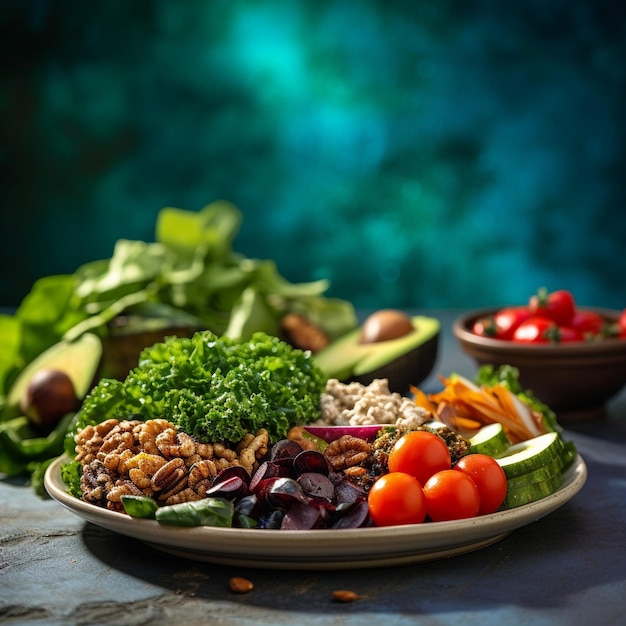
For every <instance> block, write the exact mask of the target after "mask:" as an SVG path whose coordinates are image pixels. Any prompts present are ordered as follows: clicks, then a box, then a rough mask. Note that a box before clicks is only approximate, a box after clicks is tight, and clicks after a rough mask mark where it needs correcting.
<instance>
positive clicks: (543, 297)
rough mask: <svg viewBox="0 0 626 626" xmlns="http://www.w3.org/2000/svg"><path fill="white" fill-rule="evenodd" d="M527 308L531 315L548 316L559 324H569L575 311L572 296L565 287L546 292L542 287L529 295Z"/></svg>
mask: <svg viewBox="0 0 626 626" xmlns="http://www.w3.org/2000/svg"><path fill="white" fill-rule="evenodd" d="M528 308H529V310H530V312H531V313H532V315H541V316H545V317H548V318H549V319H551V320H553V321H554V322H556V323H557V324H558V325H559V326H569V324H570V323H571V321H572V319H573V318H574V314H575V313H576V302H575V300H574V296H573V295H572V293H571V292H570V291H567V290H566V289H559V290H558V291H553V292H551V293H548V291H547V290H546V289H544V288H542V289H539V291H538V292H537V294H536V295H534V296H531V298H530V300H529V302H528Z"/></svg>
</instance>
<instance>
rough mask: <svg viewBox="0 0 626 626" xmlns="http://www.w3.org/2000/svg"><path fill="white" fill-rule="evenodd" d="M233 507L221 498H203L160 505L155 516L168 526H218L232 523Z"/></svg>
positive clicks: (229, 525) (158, 520)
mask: <svg viewBox="0 0 626 626" xmlns="http://www.w3.org/2000/svg"><path fill="white" fill-rule="evenodd" d="M234 511H235V507H234V505H233V504H232V502H229V501H228V500H223V499H222V498H203V499H202V500H196V501H194V502H181V503H180V504H172V505H169V506H162V507H160V508H159V509H157V511H156V513H155V517H156V520H157V522H159V523H160V524H166V525H168V526H219V527H222V528H230V527H231V526H232V525H233V514H234Z"/></svg>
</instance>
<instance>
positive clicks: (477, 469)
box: [452, 454, 508, 515]
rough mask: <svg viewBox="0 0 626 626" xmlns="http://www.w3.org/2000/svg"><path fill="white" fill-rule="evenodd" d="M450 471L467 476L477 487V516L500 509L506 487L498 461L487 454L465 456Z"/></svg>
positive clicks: (503, 474) (504, 475)
mask: <svg viewBox="0 0 626 626" xmlns="http://www.w3.org/2000/svg"><path fill="white" fill-rule="evenodd" d="M452 469H455V470H457V471H459V472H463V473H464V474H467V475H468V476H469V477H470V478H471V479H472V480H473V481H474V483H475V485H476V486H477V487H478V493H479V495H480V506H479V507H478V515H488V514H489V513H493V512H495V511H497V510H498V509H499V508H500V506H501V505H502V503H503V502H504V498H505V497H506V491H507V486H508V485H507V480H506V474H505V473H504V470H503V469H502V467H501V466H500V464H499V463H498V461H496V460H495V459H494V458H493V457H490V456H488V455H487V454H467V455H466V456H464V457H462V458H461V459H459V461H458V462H457V463H456V465H455V466H454V467H453V468H452Z"/></svg>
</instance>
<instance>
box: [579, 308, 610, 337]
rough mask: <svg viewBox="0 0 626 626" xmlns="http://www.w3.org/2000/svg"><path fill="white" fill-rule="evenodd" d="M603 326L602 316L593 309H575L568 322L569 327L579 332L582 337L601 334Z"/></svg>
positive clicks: (604, 324)
mask: <svg viewBox="0 0 626 626" xmlns="http://www.w3.org/2000/svg"><path fill="white" fill-rule="evenodd" d="M605 326H606V322H605V320H604V318H603V317H602V316H601V315H600V314H598V313H596V312H595V311H581V310H577V311H576V313H575V314H574V317H573V319H572V321H571V322H570V327H571V328H574V329H576V330H577V331H578V332H580V333H581V335H582V336H583V338H584V337H595V336H598V335H602V334H603V333H604V329H605Z"/></svg>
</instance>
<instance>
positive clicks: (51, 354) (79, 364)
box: [7, 333, 102, 415]
mask: <svg viewBox="0 0 626 626" xmlns="http://www.w3.org/2000/svg"><path fill="white" fill-rule="evenodd" d="M101 359H102V342H101V340H100V338H99V337H98V336H97V335H94V334H92V333H85V334H84V335H81V336H80V337H78V338H77V339H75V340H74V341H60V342H59V343H56V344H54V345H53V346H51V347H50V348H48V349H47V350H45V351H44V352H42V353H41V354H40V355H39V356H37V357H36V358H35V359H33V360H32V361H31V362H30V363H29V364H28V365H27V366H26V367H25V368H24V369H23V370H22V371H21V372H20V374H19V376H18V377H17V378H16V379H15V382H14V383H13V385H12V386H11V388H10V389H9V392H8V394H7V410H9V411H10V412H11V413H13V414H15V415H18V414H19V405H20V401H21V399H22V397H23V396H24V394H25V393H26V389H27V388H28V384H29V383H30V381H31V379H32V378H33V376H34V375H35V374H36V373H37V372H39V371H40V370H43V369H48V370H58V371H61V372H64V373H65V374H67V376H68V377H69V378H70V380H71V381H72V383H73V385H74V390H75V391H76V396H77V397H78V398H79V399H82V398H84V396H86V395H87V393H88V392H89V391H90V390H91V387H92V386H93V384H94V382H95V379H96V376H97V373H98V369H99V366H100V362H101Z"/></svg>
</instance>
